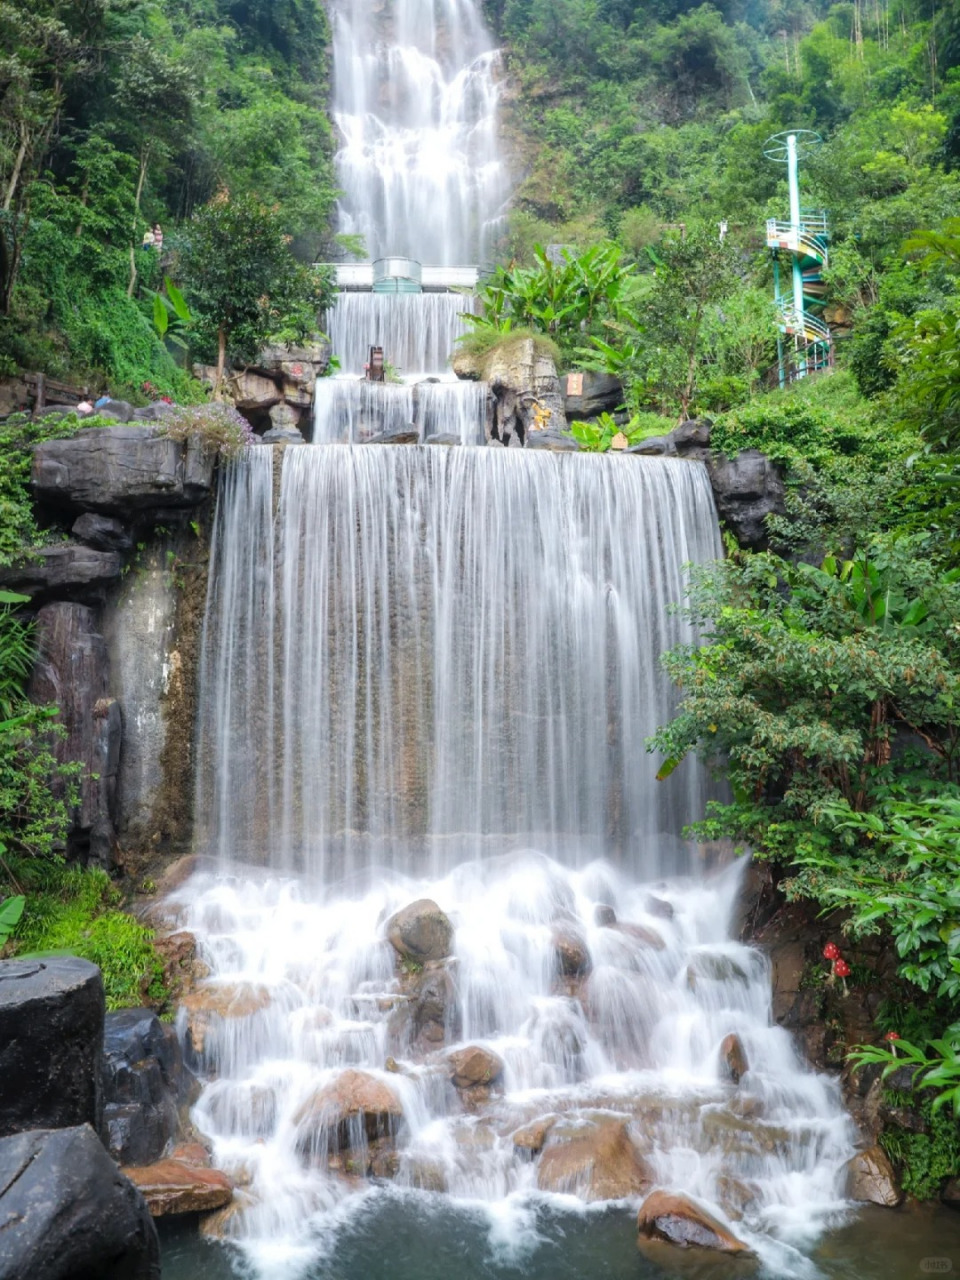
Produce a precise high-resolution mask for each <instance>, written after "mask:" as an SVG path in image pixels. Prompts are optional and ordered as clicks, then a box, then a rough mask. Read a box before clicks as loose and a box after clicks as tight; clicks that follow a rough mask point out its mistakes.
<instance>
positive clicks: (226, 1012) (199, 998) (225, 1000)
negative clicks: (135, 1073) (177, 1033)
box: [180, 982, 270, 1061]
mask: <svg viewBox="0 0 960 1280" xmlns="http://www.w3.org/2000/svg"><path fill="white" fill-rule="evenodd" d="M269 1005H270V991H269V989H268V988H267V987H265V986H263V985H262V984H260V983H256V982H218V983H211V984H210V985H208V986H202V987H198V988H197V990H196V991H192V992H191V993H190V994H189V995H188V996H186V997H185V998H184V1000H183V1003H182V1005H181V1015H180V1016H181V1018H183V1019H185V1021H186V1035H185V1043H186V1048H187V1058H188V1061H189V1060H190V1059H191V1058H202V1057H203V1055H204V1053H205V1052H206V1049H207V1039H208V1037H209V1036H210V1033H211V1031H213V1030H214V1029H215V1028H217V1027H218V1026H219V1025H220V1024H221V1023H222V1022H224V1021H230V1020H234V1019H241V1018H249V1017H251V1016H252V1015H253V1014H255V1013H259V1012H261V1010H263V1009H266V1008H268V1007H269Z"/></svg>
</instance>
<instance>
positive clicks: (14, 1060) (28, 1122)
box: [0, 956, 104, 1276]
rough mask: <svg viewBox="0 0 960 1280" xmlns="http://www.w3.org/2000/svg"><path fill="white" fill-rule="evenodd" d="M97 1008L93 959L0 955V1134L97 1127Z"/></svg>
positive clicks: (99, 983)
mask: <svg viewBox="0 0 960 1280" xmlns="http://www.w3.org/2000/svg"><path fill="white" fill-rule="evenodd" d="M103 1016H104V996H103V980H102V978H101V977H100V970H99V969H98V968H97V966H96V965H95V964H90V963H89V962H88V961H86V960H78V959H77V958H76V957H75V956H52V957H49V958H48V959H45V960H3V961H0V1135H3V1136H6V1135H7V1134H10V1133H20V1132H22V1131H23V1130H25V1129H60V1128H65V1127H67V1126H69V1125H78V1124H91V1125H92V1126H93V1128H94V1129H95V1130H99V1128H100V1119H101V1114H100V1113H101V1095H100V1071H101V1060H102V1054H103ZM4 1274H5V1273H4V1272H3V1271H2V1269H0V1276H3V1275H4ZM36 1274H37V1275H40V1274H42V1273H40V1272H37V1273H36Z"/></svg>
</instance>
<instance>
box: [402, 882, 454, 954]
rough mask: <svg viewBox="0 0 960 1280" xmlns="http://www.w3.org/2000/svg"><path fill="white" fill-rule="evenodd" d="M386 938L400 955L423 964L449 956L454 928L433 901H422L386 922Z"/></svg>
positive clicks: (424, 899) (405, 908)
mask: <svg viewBox="0 0 960 1280" xmlns="http://www.w3.org/2000/svg"><path fill="white" fill-rule="evenodd" d="M387 938H388V939H389V941H390V945H391V946H392V947H393V949H394V950H395V951H396V952H398V954H399V955H400V956H401V957H402V958H404V959H406V960H413V961H414V962H416V963H419V964H422V963H424V961H427V960H443V959H444V957H446V956H448V955H449V954H450V950H451V946H452V943H453V925H452V924H451V923H450V921H449V920H448V918H447V917H446V915H444V913H443V912H442V911H441V910H440V908H439V907H438V906H437V904H436V903H435V902H433V901H432V900H431V899H430V898H420V899H419V900H418V901H417V902H411V903H410V905H409V906H406V907H404V908H403V909H402V910H401V911H398V912H397V913H396V915H393V916H391V917H390V919H389V920H388V921H387Z"/></svg>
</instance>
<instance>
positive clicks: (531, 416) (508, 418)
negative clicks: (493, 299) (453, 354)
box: [454, 338, 578, 449]
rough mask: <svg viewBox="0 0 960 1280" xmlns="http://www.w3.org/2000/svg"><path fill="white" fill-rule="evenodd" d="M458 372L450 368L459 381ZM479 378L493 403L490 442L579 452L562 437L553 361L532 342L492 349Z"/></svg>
mask: <svg viewBox="0 0 960 1280" xmlns="http://www.w3.org/2000/svg"><path fill="white" fill-rule="evenodd" d="M461 368H462V366H460V365H457V364H456V363H455V364H454V369H455V370H456V371H457V372H458V374H459V375H460V376H463V375H462V374H461V373H460V370H461ZM483 374H484V376H485V378H486V381H487V382H488V383H489V385H490V390H491V391H492V393H493V396H494V399H495V408H494V416H493V423H492V426H491V427H490V438H491V439H492V440H495V441H497V442H499V443H500V444H504V445H508V446H516V445H525V446H528V447H529V446H533V447H534V448H550V449H576V448H578V445H577V442H576V441H575V440H571V439H570V438H569V437H568V436H564V435H563V434H562V432H564V431H565V430H566V427H567V418H566V414H565V413H564V409H563V395H562V393H561V390H560V379H559V378H558V376H557V367H556V364H555V363H554V360H553V356H551V355H550V354H549V352H548V351H545V350H544V349H543V347H542V346H541V345H540V344H539V343H537V342H536V341H535V340H534V339H533V338H520V339H517V340H516V341H514V342H503V343H501V344H500V345H499V347H496V348H494V350H493V351H492V352H491V353H490V355H489V357H488V358H487V360H486V362H485V365H484V368H483Z"/></svg>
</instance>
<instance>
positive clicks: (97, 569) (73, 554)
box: [0, 542, 123, 604]
mask: <svg viewBox="0 0 960 1280" xmlns="http://www.w3.org/2000/svg"><path fill="white" fill-rule="evenodd" d="M122 571H123V560H122V559H121V557H120V556H119V555H118V554H117V553H116V552H115V551H95V550H94V549H93V548H92V547H89V546H81V545H79V544H78V543H75V542H59V543H56V544H55V545H54V546H52V547H41V548H40V550H39V551H35V552H33V553H31V557H30V559H29V560H22V561H20V562H19V563H18V564H14V565H8V566H7V567H5V568H3V569H0V587H4V588H6V589H7V590H8V591H19V592H21V593H22V594H23V595H25V596H30V597H31V599H32V600H33V601H34V603H35V604H39V603H41V602H42V601H44V600H51V599H53V600H79V601H86V602H88V603H91V604H97V603H100V602H102V601H103V599H104V597H105V595H106V590H107V587H109V586H110V585H111V583H114V582H116V581H118V580H119V578H120V575H121V573H122Z"/></svg>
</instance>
